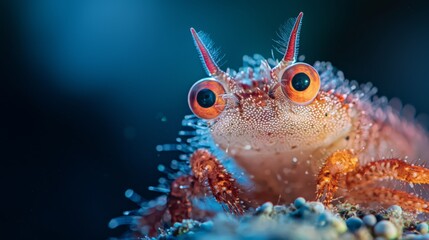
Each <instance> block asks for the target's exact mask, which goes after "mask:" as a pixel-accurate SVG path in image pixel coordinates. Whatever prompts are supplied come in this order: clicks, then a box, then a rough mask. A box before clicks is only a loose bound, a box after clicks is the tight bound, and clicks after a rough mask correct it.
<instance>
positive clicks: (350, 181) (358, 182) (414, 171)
mask: <svg viewBox="0 0 429 240" xmlns="http://www.w3.org/2000/svg"><path fill="white" fill-rule="evenodd" d="M389 178H394V179H397V180H400V181H404V182H407V183H414V184H429V169H427V168H424V167H420V166H414V165H411V164H409V163H406V162H404V161H402V160H399V159H386V160H379V161H374V162H369V163H367V164H365V165H363V166H359V167H357V168H356V169H355V170H354V171H353V173H352V174H349V175H348V176H347V178H346V185H347V188H348V189H351V188H361V187H364V186H366V185H368V184H371V183H373V182H375V181H380V180H383V179H389Z"/></svg>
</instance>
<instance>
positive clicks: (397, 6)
mask: <svg viewBox="0 0 429 240" xmlns="http://www.w3.org/2000/svg"><path fill="white" fill-rule="evenodd" d="M0 6H1V8H0V34H1V37H0V42H1V45H0V51H1V64H0V79H1V87H0V96H1V99H0V100H1V101H0V104H1V105H0V107H1V112H2V114H1V120H0V121H1V128H0V141H1V145H0V149H1V151H0V153H1V155H0V157H1V158H0V159H1V167H0V171H1V175H0V182H1V190H0V191H1V202H2V204H1V205H2V207H1V218H2V229H3V230H2V233H1V236H2V238H3V237H4V236H10V237H11V238H12V239H49V238H56V239H73V238H77V239H106V238H108V237H109V236H117V235H119V234H120V233H121V232H123V231H124V229H117V230H111V229H109V228H108V227H107V224H108V222H109V220H110V219H111V218H113V217H116V216H119V215H121V214H122V211H124V210H129V209H134V208H135V207H136V206H135V205H134V204H133V203H131V202H129V201H128V200H127V199H126V198H125V197H124V191H125V190H126V189H128V188H132V189H134V190H135V191H136V192H138V193H140V194H141V195H142V196H144V197H145V198H147V199H151V198H154V197H155V196H157V193H155V192H151V191H148V190H147V188H148V186H150V185H156V184H157V179H158V178H159V177H160V176H161V174H160V173H158V172H157V171H156V166H157V165H158V164H160V163H164V164H166V163H168V161H169V160H171V159H172V158H174V157H175V156H176V154H175V153H158V152H156V150H155V146H156V145H157V144H162V143H173V142H174V140H175V138H176V136H177V132H178V131H179V130H180V129H181V119H182V117H183V116H184V115H186V114H189V113H190V110H189V109H188V106H187V93H188V90H189V88H190V86H191V85H192V84H193V83H194V82H195V81H197V80H199V79H200V78H203V77H205V76H206V75H205V72H204V71H203V68H202V67H201V63H200V60H199V58H198V55H197V52H196V50H195V47H194V44H193V42H192V39H191V35H190V33H189V28H190V27H191V26H192V27H195V28H196V29H197V30H204V31H205V32H207V33H209V34H210V36H211V38H212V39H213V40H214V41H215V43H216V46H217V47H221V51H222V53H223V54H225V56H226V57H225V58H224V59H225V60H226V64H224V65H223V67H224V68H226V67H231V68H234V69H237V68H238V67H240V66H241V62H242V56H243V55H244V54H253V53H260V54H262V55H263V56H266V57H268V56H271V49H273V45H274V42H273V39H276V37H277V36H276V32H277V30H278V28H279V27H280V26H281V25H282V24H283V23H284V22H285V21H286V20H287V19H288V18H290V17H296V16H297V14H298V13H299V12H300V11H303V12H304V13H305V15H304V19H303V27H302V32H301V42H300V54H303V55H305V57H306V60H305V61H306V62H308V63H313V62H314V61H315V60H329V61H331V62H332V63H333V64H334V65H335V66H337V67H338V68H339V69H341V70H342V71H344V73H345V76H346V77H347V78H349V79H356V80H358V81H359V82H368V81H370V82H373V83H374V85H376V86H378V87H379V89H380V91H379V93H380V94H381V95H385V96H388V97H389V98H391V97H399V98H400V99H402V100H403V102H404V103H410V104H412V105H414V106H415V107H416V109H417V113H422V112H423V113H429V105H428V104H427V103H428V101H427V99H426V97H427V96H428V87H429V77H428V76H427V71H428V69H429V62H428V56H429V47H428V43H429V8H428V5H427V4H425V3H424V2H423V1H422V2H417V1H413V0H410V1H396V2H394V1H387V0H386V1H370V0H367V1H359V2H352V1H340V0H339V1H332V0H327V1H279V2H268V1H234V2H232V1H215V2H212V3H209V2H202V1H143V0H60V1H59V0H38V1H32V0H15V1H2V2H1V3H0ZM276 56H277V57H279V58H280V57H281V56H280V54H277V55H276Z"/></svg>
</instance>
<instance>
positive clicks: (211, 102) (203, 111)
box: [188, 78, 225, 119]
mask: <svg viewBox="0 0 429 240" xmlns="http://www.w3.org/2000/svg"><path fill="white" fill-rule="evenodd" d="M223 94H225V88H223V86H222V84H221V83H220V82H218V81H216V80H214V79H213V78H204V79H201V80H200V81H198V82H196V83H195V84H194V85H193V86H192V87H191V90H190V91H189V95H188V103H189V107H190V108H191V110H192V112H193V113H194V114H195V115H197V116H198V117H200V118H204V119H213V118H216V117H217V116H219V114H220V113H221V112H222V111H223V110H224V109H225V99H223V97H222V95H223Z"/></svg>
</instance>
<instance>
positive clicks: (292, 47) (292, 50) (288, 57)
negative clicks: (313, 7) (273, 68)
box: [283, 12, 304, 62]
mask: <svg viewBox="0 0 429 240" xmlns="http://www.w3.org/2000/svg"><path fill="white" fill-rule="evenodd" d="M303 15H304V13H302V12H300V13H299V15H298V17H297V18H296V21H295V25H294V26H293V29H292V31H291V33H290V36H289V42H288V44H287V48H286V53H285V55H284V57H283V61H286V62H291V61H295V57H296V54H297V51H296V50H297V46H298V41H299V31H300V30H301V23H302V16H303Z"/></svg>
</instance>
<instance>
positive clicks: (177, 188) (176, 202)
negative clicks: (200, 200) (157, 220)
mask: <svg viewBox="0 0 429 240" xmlns="http://www.w3.org/2000/svg"><path fill="white" fill-rule="evenodd" d="M193 185H194V178H193V176H182V177H179V178H177V179H176V180H174V181H173V183H172V184H171V189H170V194H169V195H168V202H167V206H168V211H169V212H170V215H171V221H172V222H173V223H174V222H181V221H182V220H183V219H189V218H190V217H191V212H192V202H191V199H190V197H191V196H192V195H193V188H192V187H193Z"/></svg>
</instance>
